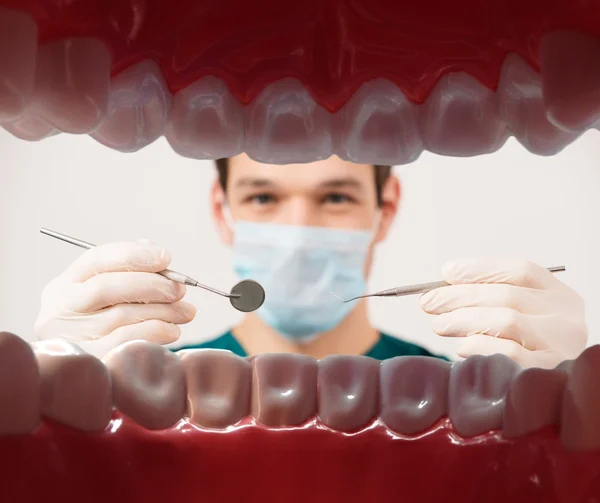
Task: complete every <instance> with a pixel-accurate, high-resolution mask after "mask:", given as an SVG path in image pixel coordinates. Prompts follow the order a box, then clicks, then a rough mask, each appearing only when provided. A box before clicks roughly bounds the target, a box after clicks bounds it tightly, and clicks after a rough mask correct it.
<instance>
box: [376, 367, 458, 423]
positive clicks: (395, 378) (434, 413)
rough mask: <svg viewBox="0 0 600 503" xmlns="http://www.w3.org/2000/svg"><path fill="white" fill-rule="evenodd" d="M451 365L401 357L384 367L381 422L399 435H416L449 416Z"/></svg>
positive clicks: (382, 371)
mask: <svg viewBox="0 0 600 503" xmlns="http://www.w3.org/2000/svg"><path fill="white" fill-rule="evenodd" d="M449 379H450V364H449V363H448V362H446V361H443V360H440V359H437V358H431V357H425V356H400V357H397V358H392V359H390V360H386V361H384V362H383V363H382V364H381V420H382V421H383V423H384V424H385V425H386V426H387V427H388V428H390V429H391V430H392V431H395V432H396V433H400V434H403V435H414V434H416V433H420V432H422V431H424V430H426V429H427V428H430V427H431V426H433V425H434V424H435V423H436V422H437V421H439V420H440V419H441V418H442V417H444V416H446V415H447V414H448V381H449Z"/></svg>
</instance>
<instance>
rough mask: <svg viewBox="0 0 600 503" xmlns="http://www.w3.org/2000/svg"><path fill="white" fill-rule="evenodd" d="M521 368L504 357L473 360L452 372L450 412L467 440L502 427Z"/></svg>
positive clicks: (451, 417) (477, 357)
mask: <svg viewBox="0 0 600 503" xmlns="http://www.w3.org/2000/svg"><path fill="white" fill-rule="evenodd" d="M518 372H519V367H518V366H517V364H516V363H514V362H513V361H512V360H510V359H509V358H508V357H506V356H504V355H500V354H497V355H492V356H479V355H477V356H470V357H469V358H467V359H466V360H463V361H461V362H457V363H455V364H454V365H453V366H452V369H451V371H450V384H449V389H448V396H449V399H448V410H449V412H450V419H451V420H452V424H453V425H454V428H455V429H456V431H457V432H458V433H459V434H460V435H463V436H465V437H471V436H475V435H479V434H481V433H485V432H488V431H490V430H495V429H499V428H501V427H502V417H503V415H504V401H505V396H506V392H507V391H508V387H509V386H510V384H511V382H512V380H513V379H514V377H515V376H516V375H517V374H518Z"/></svg>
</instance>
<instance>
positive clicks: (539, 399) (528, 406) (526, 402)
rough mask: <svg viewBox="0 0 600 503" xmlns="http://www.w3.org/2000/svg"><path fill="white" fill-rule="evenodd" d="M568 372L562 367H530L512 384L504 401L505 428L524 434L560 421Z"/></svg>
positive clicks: (509, 432)
mask: <svg viewBox="0 0 600 503" xmlns="http://www.w3.org/2000/svg"><path fill="white" fill-rule="evenodd" d="M566 381H567V375H566V373H565V372H563V371H562V370H560V369H552V370H547V369H541V368H529V369H526V370H524V371H523V372H521V373H520V374H519V375H518V376H517V377H516V378H515V380H514V381H513V382H512V383H511V384H510V388H509V390H508V393H507V395H506V400H505V405H504V418H503V426H502V432H503V434H504V436H505V437H507V438H514V437H522V436H525V435H527V434H529V433H534V432H536V431H539V430H541V429H542V428H544V427H545V426H552V425H555V424H558V422H559V418H560V408H561V404H562V395H563V391H564V389H565V383H566Z"/></svg>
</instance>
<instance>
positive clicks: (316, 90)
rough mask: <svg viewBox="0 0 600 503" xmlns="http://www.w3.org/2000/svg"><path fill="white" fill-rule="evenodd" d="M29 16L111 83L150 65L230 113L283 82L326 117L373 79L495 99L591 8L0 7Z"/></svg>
mask: <svg viewBox="0 0 600 503" xmlns="http://www.w3.org/2000/svg"><path fill="white" fill-rule="evenodd" d="M2 5H4V6H7V7H14V8H18V9H24V10H27V11H29V12H30V13H32V14H33V15H34V17H35V18H36V20H37V22H38V26H39V27H40V38H41V41H42V42H47V41H51V40H55V39H58V38H61V37H74V36H91V37H98V38H100V39H102V40H104V41H105V42H106V44H107V45H108V46H109V47H110V48H111V51H112V53H113V57H114V58H113V61H114V64H113V74H116V73H118V72H120V71H122V70H123V69H125V68H127V67H129V66H130V65H132V64H134V63H136V62H139V61H140V60H143V59H146V58H152V59H154V60H156V61H157V62H158V63H159V64H160V66H161V68H162V69H163V72H164V74H165V77H166V79H167V82H168V85H169V87H170V89H171V91H172V92H176V91H178V90H180V89H182V88H184V87H186V86H188V85H190V84H191V83H193V82H194V81H196V80H197V79H199V78H201V77H202V76H204V75H208V74H210V75H215V76H217V77H220V78H222V79H223V80H224V81H225V82H226V83H227V85H228V86H229V88H230V89H231V91H232V92H233V94H234V95H235V96H236V97H237V98H238V100H240V101H241V102H242V103H244V104H247V103H248V102H250V101H251V100H252V99H253V98H254V97H255V96H256V95H257V94H258V93H259V92H260V91H261V90H262V89H263V88H264V87H265V86H266V85H268V84H269V83H271V82H274V81H276V80H279V79H281V78H284V77H295V78H298V79H299V80H300V81H302V82H303V83H304V85H305V86H306V87H307V88H308V89H309V90H310V91H311V93H312V94H313V96H314V97H315V99H316V100H317V101H318V102H319V103H321V104H322V105H323V106H325V107H326V108H327V109H328V110H330V111H332V112H334V111H336V110H338V109H339V108H340V107H341V106H342V105H343V104H344V102H345V101H346V100H347V99H348V98H349V97H350V96H351V95H352V94H353V93H354V92H355V91H356V89H358V88H359V87H360V85H361V84H362V83H363V82H365V81H367V80H371V79H373V78H378V77H382V78H387V79H389V80H391V81H392V82H395V83H396V84H397V85H398V86H399V87H400V88H401V89H402V91H404V93H405V94H406V95H407V96H408V97H409V99H411V100H412V101H413V102H415V103H422V102H423V101H424V100H425V98H426V97H427V96H428V94H429V92H430V91H431V89H432V88H433V87H434V85H435V83H436V82H437V81H438V79H439V78H440V76H442V75H443V74H445V73H447V72H451V71H465V72H468V73H469V74H471V75H472V76H473V77H475V78H477V79H478V80H479V81H480V82H481V83H483V84H484V85H485V86H487V87H488V88H490V89H493V90H495V88H496V86H497V83H498V79H499V73H500V69H501V65H502V63H503V61H504V58H505V56H506V54H507V53H509V52H516V53H518V54H520V55H521V56H522V57H523V58H524V59H525V60H526V61H527V62H528V63H529V64H531V65H532V66H533V67H534V68H536V69H537V68H539V66H538V47H539V43H540V39H541V37H542V35H543V34H544V33H545V32H547V31H550V30H558V29H570V30H577V31H582V32H586V33H590V34H593V35H594V34H595V35H598V36H600V2H595V1H591V0H454V1H451V2H449V1H448V0H415V1H412V2H405V1H396V0H303V1H281V0H253V1H251V2H249V1H247V0H86V1H83V0H73V1H65V0H0V6H2Z"/></svg>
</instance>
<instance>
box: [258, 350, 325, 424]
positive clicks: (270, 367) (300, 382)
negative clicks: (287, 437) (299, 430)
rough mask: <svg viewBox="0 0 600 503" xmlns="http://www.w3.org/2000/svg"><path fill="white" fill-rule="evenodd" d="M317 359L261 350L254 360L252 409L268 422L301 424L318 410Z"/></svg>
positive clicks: (264, 421)
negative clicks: (265, 352)
mask: <svg viewBox="0 0 600 503" xmlns="http://www.w3.org/2000/svg"><path fill="white" fill-rule="evenodd" d="M316 408H317V361H316V360H315V359H313V358H310V357H308V356H302V355H294V354H261V355H257V356H256V358H255V359H254V360H253V361H252V401H251V413H252V416H253V417H255V418H256V419H257V420H258V422H260V423H262V424H264V425H266V426H297V425H301V424H302V423H304V422H305V421H307V420H308V419H309V418H310V417H312V416H313V415H314V414H315V413H316Z"/></svg>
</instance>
